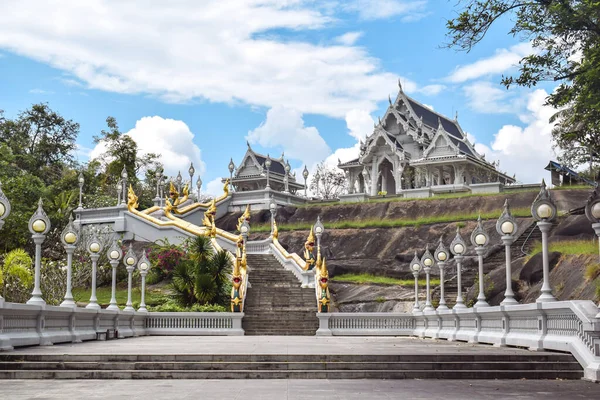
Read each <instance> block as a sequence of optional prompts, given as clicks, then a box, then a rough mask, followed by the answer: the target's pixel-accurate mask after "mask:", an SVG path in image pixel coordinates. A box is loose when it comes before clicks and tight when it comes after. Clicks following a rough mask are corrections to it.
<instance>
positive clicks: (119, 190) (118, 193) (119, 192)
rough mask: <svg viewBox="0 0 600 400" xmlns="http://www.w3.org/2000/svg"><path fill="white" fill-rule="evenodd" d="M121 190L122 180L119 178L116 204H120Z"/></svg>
mask: <svg viewBox="0 0 600 400" xmlns="http://www.w3.org/2000/svg"><path fill="white" fill-rule="evenodd" d="M122 191H123V180H122V179H119V182H117V206H118V205H119V204H121V192H122Z"/></svg>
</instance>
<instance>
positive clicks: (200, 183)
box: [196, 177, 202, 202]
mask: <svg viewBox="0 0 600 400" xmlns="http://www.w3.org/2000/svg"><path fill="white" fill-rule="evenodd" d="M196 189H198V202H200V190H201V189H202V179H201V178H200V177H198V180H197V181H196Z"/></svg>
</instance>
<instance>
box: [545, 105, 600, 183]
mask: <svg viewBox="0 0 600 400" xmlns="http://www.w3.org/2000/svg"><path fill="white" fill-rule="evenodd" d="M574 113H575V112H574V110H573V108H571V107H568V108H565V109H563V110H561V111H559V112H557V113H556V114H554V115H553V116H552V118H551V119H550V122H558V123H557V124H556V125H555V127H554V129H553V130H552V136H553V137H554V138H555V142H556V147H559V148H560V149H562V152H561V154H560V155H559V156H558V160H559V161H560V162H561V163H562V164H564V165H566V166H568V167H570V168H576V167H578V166H580V165H585V164H588V163H589V170H588V171H586V173H585V176H586V177H588V178H589V179H592V180H593V179H594V176H595V173H594V163H595V162H596V163H597V162H598V160H600V142H598V141H597V140H595V138H597V137H598V135H599V134H600V132H599V131H598V128H597V127H595V126H590V125H588V124H586V123H585V121H579V120H577V119H576V118H574Z"/></svg>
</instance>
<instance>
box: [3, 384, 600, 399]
mask: <svg viewBox="0 0 600 400" xmlns="http://www.w3.org/2000/svg"><path fill="white" fill-rule="evenodd" d="M1 387H2V388H1V389H0V398H1V399H10V400H21V399H44V400H55V399H56V400H58V399H127V400H132V399H144V400H153V399H161V400H166V399H177V400H179V399H181V400H183V399H194V400H198V399H201V400H212V399H215V400H216V399H219V400H220V399H231V400H285V399H289V400H292V399H297V400H302V399H306V400H309V399H310V400H316V399H327V400H346V399H347V400H354V399H356V400H380V399H381V400H383V399H385V400H389V399H395V400H399V399H407V400H408V399H444V400H454V399H457V400H476V399H495V400H500V399H544V400H553V399H559V400H574V399H598V398H600V396H599V395H600V385H598V384H596V383H590V382H585V381H545V380H541V381H540V380H532V381H529V380H517V381H515V380H492V381H488V380H473V381H464V380H388V381H386V380H345V379H340V380H338V379H332V380H330V379H318V380H315V379H308V380H304V379H301V380H298V379H296V380H285V379H275V380H266V379H257V380H111V381H103V380H73V381H65V380H42V381H38V380H14V381H3V382H2V386H1Z"/></svg>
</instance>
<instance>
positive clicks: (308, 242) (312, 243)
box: [304, 227, 315, 251]
mask: <svg viewBox="0 0 600 400" xmlns="http://www.w3.org/2000/svg"><path fill="white" fill-rule="evenodd" d="M313 247H315V233H314V231H313V228H312V227H311V228H310V233H309V234H308V238H307V239H306V242H304V248H305V249H308V250H310V251H312V250H313Z"/></svg>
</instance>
